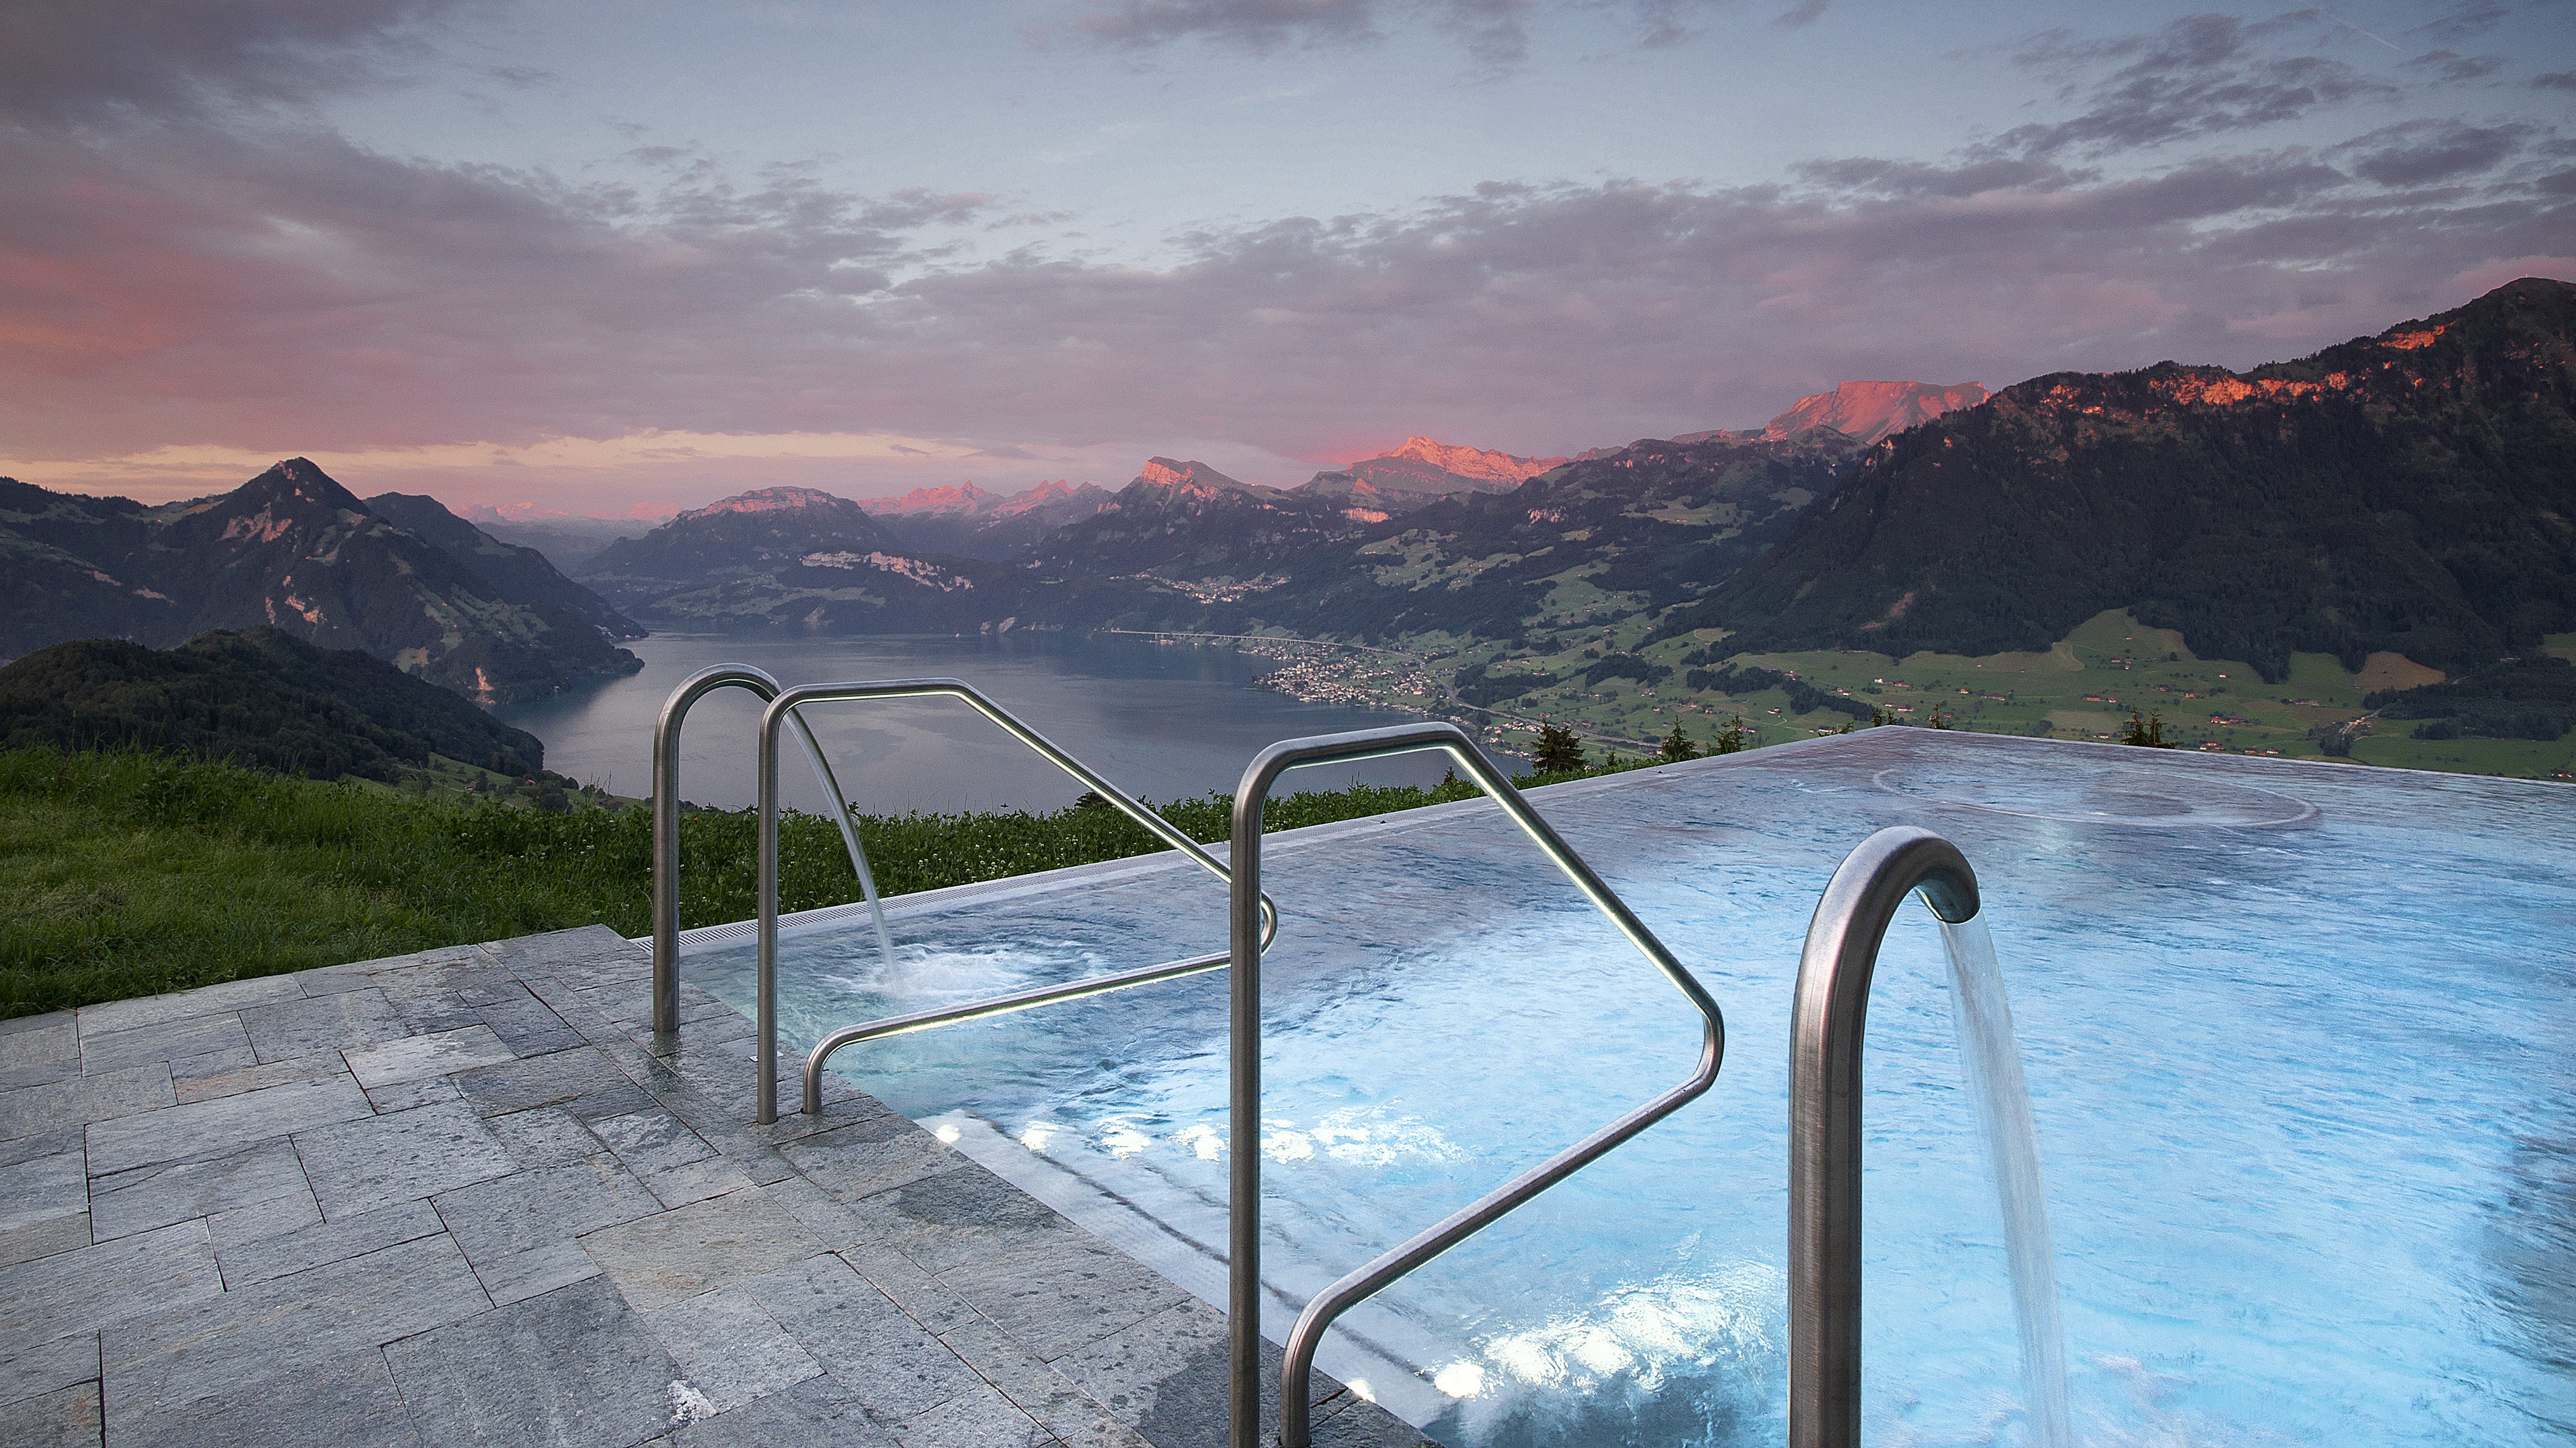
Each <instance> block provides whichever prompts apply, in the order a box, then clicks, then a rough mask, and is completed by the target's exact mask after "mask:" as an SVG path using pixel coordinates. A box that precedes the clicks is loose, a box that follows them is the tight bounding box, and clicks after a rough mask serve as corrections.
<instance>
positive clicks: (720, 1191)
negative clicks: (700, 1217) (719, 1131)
mask: <svg viewBox="0 0 2576 1448" xmlns="http://www.w3.org/2000/svg"><path fill="white" fill-rule="evenodd" d="M756 1185H762V1183H758V1182H755V1181H754V1180H753V1179H752V1177H751V1176H750V1174H749V1173H747V1172H745V1171H744V1170H743V1169H742V1168H741V1167H738V1166H736V1165H734V1164H733V1163H732V1162H729V1161H727V1160H725V1159H724V1158H723V1157H720V1156H719V1157H709V1158H708V1159H707V1160H705V1161H692V1162H685V1163H683V1164H681V1165H679V1166H675V1167H672V1168H670V1169H668V1170H666V1171H657V1172H655V1173H653V1174H652V1175H651V1176H649V1177H646V1178H645V1179H644V1189H645V1190H646V1191H649V1192H651V1193H652V1194H653V1195H654V1196H655V1197H656V1198H658V1199H659V1200H660V1201H661V1203H662V1205H664V1206H666V1207H685V1206H687V1205H688V1204H689V1203H691V1202H703V1201H705V1200H706V1199H707V1198H709V1197H721V1196H724V1195H726V1194H728V1193H731V1192H738V1191H741V1190H742V1189H743V1188H745V1187H748V1186H756Z"/></svg>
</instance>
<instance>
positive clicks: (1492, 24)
mask: <svg viewBox="0 0 2576 1448" xmlns="http://www.w3.org/2000/svg"><path fill="white" fill-rule="evenodd" d="M0 197H5V198H6V201H5V204H0V474H6V475H9V476H15V477H18V478H20V479H22V480H24V481H27V482H32V483H38V484H42V485H44V486H47V487H54V488H62V489H77V490H81V491H88V492H115V493H122V494H125V495H127V496H131V497H136V498H142V499H145V500H149V501H160V500H166V499H171V498H179V497H188V496H196V495H201V494H206V493H211V492H220V491H223V490H226V489H229V488H231V487H233V486H236V485H238V484H239V483H240V482H242V481H243V480H245V479H247V478H248V477H250V476H251V475H252V474H254V473H256V472H258V471H259V470H260V469H262V468H264V467H266V466H267V465H268V464H269V463H270V462H273V461H275V460H276V459H278V458H281V457H287V456H297V455H301V456H309V457H311V458H313V459H314V460H316V461H317V462H319V463H321V464H322V466H323V467H324V468H326V469H328V470H329V471H330V472H331V473H332V474H333V475H334V476H335V477H338V478H339V479H340V480H341V481H342V482H344V483H346V484H348V485H349V486H350V487H352V488H353V489H355V490H356V491H358V492H360V493H361V494H371V493H375V492H381V491H385V490H388V489H400V490H402V491H407V492H427V493H431V494H433V495H435V496H437V497H439V498H441V499H442V500H445V501H447V502H448V503H449V504H450V505H451V506H453V507H457V508H459V509H460V510H461V509H465V508H470V507H475V506H482V505H513V504H524V505H532V506H533V508H534V509H536V510H537V511H539V512H546V511H560V512H569V513H577V514H591V515H599V516H625V515H633V516H653V515H658V514H660V513H665V512H668V511H669V510H671V509H674V508H685V507H694V506H698V505H701V504H704V503H706V502H708V501H711V500H713V499H715V498H717V497H720V496H724V495H727V494H731V493H735V492H740V491H743V490H746V489H749V488H755V487H766V486H776V485H797V486H806V487H818V488H824V489H827V490H829V491H832V492H836V493H839V494H842V495H844V496H848V497H855V498H865V497H874V496H884V495H888V494H894V493H900V492H903V491H906V490H908V489H910V488H913V487H920V486H940V485H947V484H955V483H961V482H967V481H972V482H974V483H976V484H977V485H978V486H980V487H984V488H987V489H990V490H993V491H997V492H1006V493H1007V492H1012V491H1017V490H1019V489H1021V488H1025V487H1027V486H1030V485H1031V484H1034V483H1036V482H1038V481H1040V480H1042V479H1049V478H1069V479H1072V480H1074V481H1076V482H1083V481H1090V482H1099V483H1102V484H1105V485H1107V486H1110V487H1116V486H1119V485H1121V484H1123V483H1124V482H1125V481H1126V480H1127V479H1128V478H1130V477H1132V476H1134V474H1135V472H1136V470H1137V468H1138V466H1139V465H1140V464H1141V463H1142V461H1143V460H1144V459H1145V458H1147V457H1148V456H1153V455H1157V454H1159V455H1165V456H1171V457H1176V458H1196V459H1201V460H1204V461H1206V462H1208V463H1210V464H1212V465H1214V466H1216V467H1218V468H1220V469H1222V470H1224V471H1226V472H1228V473H1230V474H1232V475H1234V476H1236V477H1239V478H1243V479H1246V480H1247V481H1254V482H1264V483H1272V484H1292V483H1297V482H1302V481H1303V480H1305V478H1307V477H1308V476H1310V475H1311V474H1312V473H1314V472H1315V471H1316V470H1318V469H1319V468H1324V467H1329V466H1332V465H1335V464H1339V463H1344V462H1348V461H1351V460H1353V459H1357V458H1364V457H1370V456H1375V455H1378V454H1380V453H1383V452H1385V451H1387V450H1389V449H1390V448H1392V447H1393V446H1394V445H1396V444H1398V443H1400V442H1401V441H1402V440H1403V439H1404V438H1405V437H1407V436H1409V435H1413V434H1424V435H1428V436H1431V437H1434V438H1437V439H1439V440H1441V441H1444V442H1451V443H1470V444H1473V445H1476V446H1479V447H1490V448H1501V449H1504V450H1506V451H1509V452H1513V453H1518V454H1524V455H1537V456H1554V455H1561V454H1567V453H1572V452H1576V451H1580V450H1582V449H1585V448H1589V447H1597V446H1604V445H1614V444H1618V443H1624V442H1627V441H1629V440H1632V439H1635V438H1640V437H1662V436H1670V435H1672V434H1675V433H1679V432H1686V431H1695V430H1699V429H1704V428H1711V427H1736V426H1744V425H1748V424H1755V423H1759V422H1761V421H1762V420H1764V419H1766V418H1768V417H1770V416H1771V415H1773V414H1775V413H1777V412H1780V411H1782V410H1784V409H1786V408H1787V407H1788V406H1789V405H1790V404H1791V403H1792V402H1794V401H1795V400H1796V399H1797V398H1798V397H1799V396H1801V395H1803V394H1806V393H1811V392H1816V391H1821V390H1823V389H1825V388H1828V387H1830V386H1832V385H1833V384H1834V383H1835V382H1838V381H1843V380H1849V379H1862V378H1902V379H1908V380H1915V381H1923V382H1933V383H1956V382H1967V381H1976V382H1982V383H1984V384H1986V385H1988V386H1990V387H2001V386H2004V385H2007V384H2010V383H2012V382H2016V381H2020V380H2022V379H2024V378H2028V377H2032V376H2036V375H2040V374H2043V373H2047V372H2052V371H2059V370H2067V369H2082V370H2109V369H2120V368H2130V367H2139V366H2145V365H2149V364H2152V363H2155V362H2157V361H2160V360H2165V359H2173V360H2178V361H2184V362H2192V363H2215V364H2220V365H2224V366H2228V367H2232V368H2244V367H2247V366H2252V365H2255V364H2258V363H2262V362H2266V361H2273V360H2280V359H2284V358H2289V357H2294V356H2298V355H2301V354H2303V353H2306V352H2310V351H2314V350H2316V349H2317V348H2319V347H2322V346H2326V345H2330V344H2332V343H2335V342H2338V341H2342V340H2344V339H2346V338H2348V337H2352V336H2357V335H2366V334H2371V333H2376V332H2378V331H2380V330H2382V329H2384V328H2386V327H2388V326H2390V325H2392V324H2394V323H2397V322H2400V321H2404V320H2408V319H2411V318H2414V317H2419V316H2423V315H2426V314H2428V313H2432V312H2436V311H2441V310H2444V309H2447V308H2450V307H2454V306H2457V305H2459V304H2461V303H2463V302H2466V301H2468V300H2470V299H2471V298H2473V297H2475V296H2477V295H2478V294H2480V293H2481V292H2484V291H2486V290H2488V289H2490V288H2492V287H2494V286H2497V285H2500V284H2502V283H2504V282H2506V281H2510V280H2512V279H2514V278H2516V277H2520V276H2529V275H2539V276H2552V277H2558V278H2562V279H2568V280H2576V0H2534V3H2488V0H2467V3H2444V4H2423V5H2408V4H2394V3H2390V4H2368V3H2354V4H2347V5H2343V6H2339V7H2336V8H2331V9H2328V8H2293V9H2273V8H2258V9H2248V10H2204V9H2197V8H2193V7H2190V6H2167V5H2159V4H2147V3H2131V4H2127V5H2123V6H2119V7H2109V6H2090V7H2076V6H2064V5H2055V4H2048V5H2042V4H2026V3H2015V0H1997V3H1991V4H1986V5H1978V6H1939V7H1935V6H1923V5H1912V4H1895V3H1885V4H1865V3H1858V0H1760V3H1743V0H1565V3H1549V0H993V3H973V0H959V3H953V4H931V3H919V4H915V3H878V4H825V3H812V0H740V3H723V4H707V3H704V0H696V3H687V4H682V3H664V0H631V3H620V4H615V5H606V4H582V3H571V0H9V3H8V4H7V5H5V6H0Z"/></svg>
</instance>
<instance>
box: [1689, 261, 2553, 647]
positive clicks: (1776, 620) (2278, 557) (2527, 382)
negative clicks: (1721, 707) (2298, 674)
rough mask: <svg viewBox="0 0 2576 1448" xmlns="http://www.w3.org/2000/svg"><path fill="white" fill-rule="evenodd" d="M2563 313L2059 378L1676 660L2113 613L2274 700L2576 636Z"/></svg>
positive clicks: (1809, 547) (2525, 285)
mask: <svg viewBox="0 0 2576 1448" xmlns="http://www.w3.org/2000/svg"><path fill="white" fill-rule="evenodd" d="M2571 408H2576V286H2570V285H2568V284H2567V283H2564V282H2556V281H2546V280H2538V279H2526V280H2523V281H2518V282H2514V283H2511V284H2509V285H2507V286H2504V287H2500V288H2498V289H2497V290H2495V291H2493V292H2491V293H2489V294H2487V295H2486V296H2484V297H2481V298H2479V299H2478V300H2476V301H2474V302H2472V303H2470V304H2469V305H2467V306H2465V307H2461V308H2459V309H2458V310H2456V311H2452V312H2447V313H2444V314H2442V315H2440V316H2437V317H2432V318H2428V319H2426V320H2423V321H2420V322H2408V323H2403V324H2400V325H2398V326H2396V327H2392V328H2390V329H2389V330H2388V331H2386V332H2384V333H2381V334H2380V335H2379V336H2377V337H2370V338H2360V339H2356V340H2354V341H2351V342H2346V343H2343V344H2341V345H2339V346H2335V347H2330V348H2327V349H2326V350H2324V351H2322V352H2319V353H2317V354H2315V355H2314V356H2311V357H2305V358H2301V359H2299V360H2297V361H2294V362H2286V363H2278V364H2274V365H2270V366H2265V367H2258V368H2255V369H2253V370H2252V371H2250V372H2246V373H2243V374H2236V373H2230V372H2227V371H2225V370H2223V369H2220V368H2215V367H2184V366H2179V365H2176V364H2173V363H2163V364H2160V365H2158V366H2155V367H2151V368H2148V369H2145V370H2144V371H2139V372H2129V373H2119V374H2110V375H2102V374H2088V373H2061V374H2057V375H2054V376H2048V377H2040V378H2035V379H2033V380H2031V381H2028V382H2024V383H2020V384H2018V385H2016V386H2014V387H2011V388H2007V389H2005V390H2004V391H2003V392H2001V393H1998V394H1996V395H1995V396H1994V397H1993V398H1992V399H1990V400H1989V401H1987V402H1986V403H1984V404H1983V405H1981V406H1977V407H1974V408H1970V409H1967V410H1964V411H1959V412H1953V413H1949V414H1947V415H1944V416H1942V417H1940V418H1938V419H1936V420H1934V421H1932V422H1930V423H1928V424H1926V425H1924V426H1921V427H1917V428H1914V429H1912V430H1911V431H1908V432H1905V433H1902V434H1899V435H1897V436H1895V437H1892V438H1889V439H1887V440H1885V441H1883V442H1881V443H1879V444H1878V445H1877V446H1875V447H1874V448H1872V449H1870V450H1869V451H1868V452H1867V453H1866V454H1865V455H1864V456H1863V458H1862V459H1861V461H1860V463H1859V464H1858V466H1857V467H1856V468H1854V469H1853V471H1852V473H1851V474H1850V476H1848V477H1847V478H1846V479H1845V480H1844V481H1843V482H1842V483H1841V485H1840V486H1839V487H1837V488H1836V489H1835V490H1834V492H1833V493H1832V495H1831V496H1830V497H1828V498H1827V499H1826V500H1825V501H1824V502H1823V503H1821V504H1819V505H1818V506H1817V507H1816V508H1815V509H1814V510H1813V511H1812V512H1810V513H1809V514H1808V515H1807V516H1805V517H1804V518H1802V519H1800V520H1799V521H1798V523H1797V525H1796V526H1795V527H1794V528H1792V529H1791V530H1790V531H1789V533H1788V535H1787V536H1786V537H1785V538H1783V539H1782V540H1781V542H1780V543H1779V545H1778V546H1777V547H1776V548H1775V549H1774V550H1773V551H1772V552H1770V553H1769V554H1768V555H1766V556H1764V557H1763V558H1762V559H1760V560H1759V561H1758V562H1756V563H1755V564H1753V565H1752V566H1750V567H1748V568H1746V569H1745V570H1744V571H1743V572H1742V573H1740V574H1738V575H1737V576H1736V577H1735V578H1733V579H1732V580H1731V581H1729V582H1728V583H1727V584H1726V585H1725V586H1724V587H1722V588H1720V589H1719V590H1717V592H1716V593H1715V594H1713V595H1712V596H1711V597H1710V598H1709V599H1708V600H1706V601H1705V602H1704V603H1701V604H1699V605H1696V606H1694V607H1692V608H1688V609H1684V610H1681V611H1679V612H1678V613H1677V614H1676V615H1675V616H1674V617H1673V618H1671V619H1670V620H1668V621H1667V622H1666V624H1665V625H1664V626H1663V629H1662V632H1664V633H1665V634H1667V635H1669V634H1673V633H1679V632H1682V631H1684V630H1687V629H1691V628H1697V627H1709V626H1718V627H1724V628H1728V629H1731V630H1734V631H1735V637H1733V638H1732V639H1730V640H1729V641H1728V643H1729V647H1730V648H1733V649H1739V650H1746V651H1761V650H1770V651H1779V650H1797V649H1817V648H1838V649H1870V650H1874V651H1877V652H1881V653H1887V654H1895V655H1900V656H1901V655H1904V654H1909V653H1912V652H1914V651H1916V650H1925V649H1928V650H1936V651H1940V652H1945V653H1958V654H1990V653H1996V652H2001V651H2005V650H2015V649H2045V648H2047V647H2048V646H2049V644H2050V642H2051V641H2052V640H2055V639H2057V638H2060V637H2063V636H2065V634H2066V633H2067V632H2068V631H2069V630H2070V629H2072V628H2073V627H2074V626H2075V625H2076V624H2077V623H2080V622H2081V621H2083V620H2084V619H2086V618H2089V617H2092V616H2094V615H2096V614H2099V613H2101V612H2103V611H2104V610H2107V609H2115V608H2122V607H2127V608H2130V609H2133V610H2134V611H2135V613H2136V615H2137V617H2138V618H2139V619H2140V620H2142V621H2143V622H2145V623H2147V624H2148V625H2150V626H2153V627H2161V628H2173V629H2178V630H2180V631H2181V633H2182V634H2183V636H2184V637H2185V638H2186V639H2187V640H2188V641H2189V643H2190V646H2191V647H2192V648H2193V649H2194V650H2196V651H2198V652H2199V653H2200V654H2202V655H2203V656H2206V657H2224V658H2243V659H2246V660H2248V661H2249V662H2251V663H2252V664H2253V665H2254V666H2255V667H2256V668H2257V669H2258V670H2259V671H2261V672H2262V673H2263V675H2264V677H2265V678H2267V679H2272V680H2276V681H2277V680H2278V679H2280V678H2282V677H2283V676H2284V675H2285V673H2286V671H2287V669H2288V667H2289V659H2290V655H2291V654H2292V653H2293V652H2294V651H2311V652H2320V653H2328V654H2332V655H2334V656H2336V657H2337V658H2338V659H2340V660H2342V661H2343V663H2344V666H2345V667H2346V668H2348V669H2357V668H2359V667H2360V665H2361V662H2362V660H2363V659H2364V658H2365V657H2367V656H2368V655H2369V654H2371V653H2374V652H2379V651H2388V652H2394V653H2400V654H2404V655H2405V656H2407V657H2408V658H2411V659H2414V660H2416V661H2418V662H2420V663H2425V664H2430V665H2433V666H2435V667H2439V668H2443V669H2448V670H2454V671H2456V670H2458V669H2461V668H2464V667H2469V666H2472V665H2475V664H2478V663H2481V662H2484V661H2486V660H2490V659H2494V658H2496V657H2499V656H2500V655H2502V654H2505V653H2507V652H2510V651H2512V650H2515V649H2519V648H2525V647H2529V646H2531V645H2533V644H2535V643H2536V642H2537V641H2538V639H2539V638H2540V637H2541V636H2542V635H2543V634H2547V633H2552V632H2557V631H2562V630H2567V629H2570V628H2576V412H2572V411H2571Z"/></svg>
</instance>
